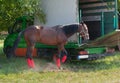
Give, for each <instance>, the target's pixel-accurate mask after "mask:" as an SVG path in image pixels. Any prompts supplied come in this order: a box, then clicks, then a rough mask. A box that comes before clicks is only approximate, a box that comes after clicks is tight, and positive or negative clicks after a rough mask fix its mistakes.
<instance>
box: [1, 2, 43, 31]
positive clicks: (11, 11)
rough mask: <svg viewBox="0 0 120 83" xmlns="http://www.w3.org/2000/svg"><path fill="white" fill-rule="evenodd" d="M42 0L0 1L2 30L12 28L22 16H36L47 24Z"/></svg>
mask: <svg viewBox="0 0 120 83" xmlns="http://www.w3.org/2000/svg"><path fill="white" fill-rule="evenodd" d="M40 4H41V3H40V0H0V26H1V27H0V30H3V29H4V30H5V29H7V28H8V27H10V26H11V25H12V24H13V22H14V21H15V19H16V18H18V17H20V16H25V15H27V16H35V17H37V18H39V19H40V22H45V14H44V13H43V11H42V8H41V5H40Z"/></svg>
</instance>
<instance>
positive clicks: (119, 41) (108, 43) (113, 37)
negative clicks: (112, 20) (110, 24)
mask: <svg viewBox="0 0 120 83" xmlns="http://www.w3.org/2000/svg"><path fill="white" fill-rule="evenodd" d="M84 46H85V47H114V46H120V30H116V31H113V32H111V33H109V34H106V35H104V36H101V37H99V38H97V39H95V40H93V41H90V42H88V43H87V44H85V45H83V47H84Z"/></svg>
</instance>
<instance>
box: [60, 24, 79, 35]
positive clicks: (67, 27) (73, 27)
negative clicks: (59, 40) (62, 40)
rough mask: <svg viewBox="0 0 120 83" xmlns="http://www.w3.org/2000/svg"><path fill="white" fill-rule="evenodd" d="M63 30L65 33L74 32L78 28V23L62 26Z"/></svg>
mask: <svg viewBox="0 0 120 83" xmlns="http://www.w3.org/2000/svg"><path fill="white" fill-rule="evenodd" d="M62 30H63V32H64V33H65V35H70V34H74V33H76V32H77V30H78V24H71V25H65V26H62Z"/></svg>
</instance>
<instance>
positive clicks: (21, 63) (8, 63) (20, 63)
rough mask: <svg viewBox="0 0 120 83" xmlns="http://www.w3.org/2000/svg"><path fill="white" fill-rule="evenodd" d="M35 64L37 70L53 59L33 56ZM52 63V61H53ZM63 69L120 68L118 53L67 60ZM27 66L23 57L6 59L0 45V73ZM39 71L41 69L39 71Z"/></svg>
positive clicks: (16, 70)
mask: <svg viewBox="0 0 120 83" xmlns="http://www.w3.org/2000/svg"><path fill="white" fill-rule="evenodd" d="M34 60H35V64H37V67H38V70H37V72H39V71H40V67H43V66H44V65H46V63H49V62H51V63H53V61H48V60H47V59H44V60H42V59H40V58H34ZM53 64H54V63H53ZM62 66H63V67H65V69H67V70H69V71H73V72H92V71H93V72H94V71H100V70H108V69H112V68H120V53H117V54H115V55H114V56H109V57H106V58H104V59H100V60H94V61H87V60H82V61H79V62H78V61H74V62H69V63H68V62H67V63H66V64H64V65H62ZM27 70H29V69H28V66H27V63H26V59H25V57H16V58H12V59H7V58H6V56H5V55H4V53H3V51H2V46H1V47H0V74H6V75H7V74H10V73H20V72H24V71H27ZM40 72H41V71H40Z"/></svg>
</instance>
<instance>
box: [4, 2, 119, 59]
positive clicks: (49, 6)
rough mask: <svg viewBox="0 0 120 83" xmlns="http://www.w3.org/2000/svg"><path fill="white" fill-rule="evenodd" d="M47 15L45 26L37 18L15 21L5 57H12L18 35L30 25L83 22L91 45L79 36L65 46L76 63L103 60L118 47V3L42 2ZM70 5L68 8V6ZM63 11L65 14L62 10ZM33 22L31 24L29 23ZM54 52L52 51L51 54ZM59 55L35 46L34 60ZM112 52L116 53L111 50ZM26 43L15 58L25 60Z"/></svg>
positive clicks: (6, 46) (5, 41) (45, 47)
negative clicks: (109, 50)
mask: <svg viewBox="0 0 120 83" xmlns="http://www.w3.org/2000/svg"><path fill="white" fill-rule="evenodd" d="M41 1H42V8H43V11H44V12H45V14H46V23H45V24H42V23H40V22H39V21H38V19H37V18H32V17H29V16H23V17H20V18H17V19H16V22H15V23H14V25H13V26H12V27H11V28H9V29H8V33H9V34H8V36H7V37H6V39H5V40H4V48H3V50H4V53H5V54H6V56H7V57H10V56H11V55H10V50H11V48H12V47H13V44H14V41H15V39H16V38H17V36H18V33H19V32H20V31H22V30H24V29H25V28H26V27H27V26H29V25H33V24H35V25H44V26H54V25H65V24H71V23H80V22H81V21H84V22H85V23H86V24H87V26H88V30H89V36H90V41H89V42H88V43H83V40H82V38H81V37H79V36H78V34H75V35H74V36H72V37H71V38H70V39H69V40H68V43H67V44H66V45H65V48H66V49H67V51H68V53H69V55H70V57H72V58H73V59H78V60H79V59H87V58H91V57H93V58H95V57H96V55H97V54H98V55H100V54H101V56H104V55H102V54H104V53H106V49H107V48H114V47H116V46H119V43H120V42H119V41H120V36H119V33H120V32H119V16H118V4H117V1H118V0H59V1H58V0H41ZM66 3H69V4H66ZM63 9H64V10H63ZM29 18H30V19H31V18H32V19H34V20H30V19H29ZM51 49H52V50H51ZM54 51H57V49H56V46H49V45H45V44H41V43H37V44H36V45H35V50H34V53H33V56H42V55H45V56H47V55H48V56H49V55H51V56H52V55H53V53H54ZM112 51H113V50H112ZM25 54H26V43H25V40H24V38H22V40H21V41H20V43H19V44H18V48H17V49H16V51H15V55H16V56H25Z"/></svg>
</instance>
